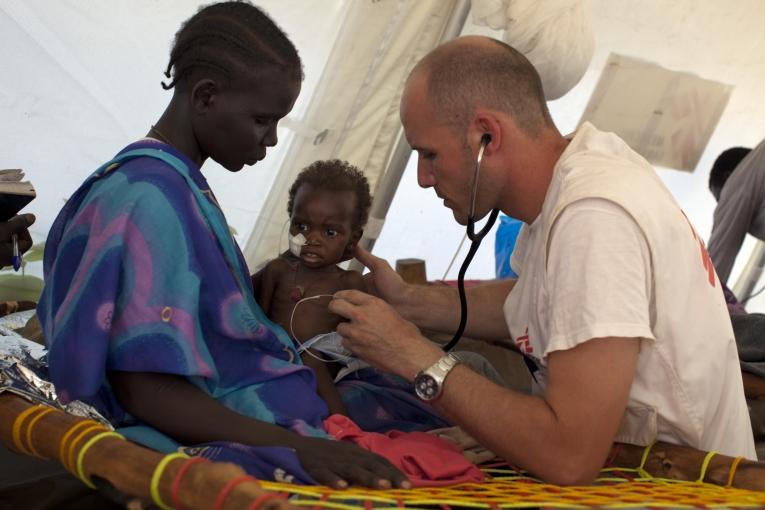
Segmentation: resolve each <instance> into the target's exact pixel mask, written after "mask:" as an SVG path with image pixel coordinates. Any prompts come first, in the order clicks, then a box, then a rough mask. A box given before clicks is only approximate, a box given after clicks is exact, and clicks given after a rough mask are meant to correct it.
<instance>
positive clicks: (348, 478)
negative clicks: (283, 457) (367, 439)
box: [295, 437, 411, 489]
mask: <svg viewBox="0 0 765 510" xmlns="http://www.w3.org/2000/svg"><path fill="white" fill-rule="evenodd" d="M295 451H296V452H297V456H298V458H299V459H300V464H301V465H302V466H303V469H305V470H306V472H308V474H310V475H311V476H312V477H313V478H314V479H315V480H316V481H317V482H319V483H320V484H322V485H327V486H329V487H334V488H335V489H344V488H346V487H348V486H349V485H363V486H365V487H370V488H373V489H390V488H393V487H396V488H402V489H408V488H410V487H411V483H410V482H409V480H407V479H406V477H405V476H404V475H403V474H402V473H401V471H399V470H398V469H396V468H395V467H394V466H393V464H391V463H390V462H388V460H386V459H384V458H383V457H380V456H379V455H377V454H375V453H372V452H368V451H366V450H362V449H361V448H359V447H358V446H356V445H354V444H352V443H347V442H343V441H332V440H329V439H321V438H311V437H304V438H302V439H301V440H300V441H299V442H298V443H297V445H296V447H295Z"/></svg>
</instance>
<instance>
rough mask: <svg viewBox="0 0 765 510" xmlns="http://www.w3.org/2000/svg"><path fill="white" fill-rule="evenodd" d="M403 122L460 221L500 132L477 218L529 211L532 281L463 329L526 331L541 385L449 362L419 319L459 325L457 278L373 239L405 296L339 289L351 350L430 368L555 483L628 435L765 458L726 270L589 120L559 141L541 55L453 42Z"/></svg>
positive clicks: (416, 82) (428, 182) (381, 279)
mask: <svg viewBox="0 0 765 510" xmlns="http://www.w3.org/2000/svg"><path fill="white" fill-rule="evenodd" d="M401 120H402V123H403V125H404V128H405V131H406V136H407V140H408V141H409V143H410V144H411V145H412V147H413V148H414V149H415V150H416V151H417V152H418V156H419V161H418V181H419V184H420V186H423V187H434V188H435V191H436V193H437V195H438V196H439V197H441V198H443V199H444V204H445V205H446V206H447V207H449V208H450V209H452V212H453V214H454V217H455V219H456V220H457V221H458V222H459V223H461V224H465V223H466V222H467V219H468V213H469V211H470V204H471V196H472V192H471V191H472V179H473V169H474V165H475V157H476V154H477V153H478V149H479V146H480V144H481V140H482V138H484V139H486V135H488V137H490V142H489V143H488V144H487V145H486V147H485V151H484V153H483V163H482V167H481V171H480V179H479V181H480V182H479V183H478V191H477V199H476V204H475V211H476V214H475V215H476V217H478V218H480V217H483V216H485V215H486V214H487V213H488V211H489V210H491V209H492V208H495V207H496V208H499V209H501V210H502V212H504V213H506V214H508V215H510V216H512V217H514V218H518V219H520V220H522V221H523V222H524V223H525V224H526V225H525V226H524V228H523V231H522V232H521V234H520V236H519V239H518V245H517V248H516V252H515V253H514V255H513V261H512V266H513V269H514V270H515V271H516V272H517V273H518V274H519V275H520V277H519V279H518V280H504V281H497V282H494V283H491V284H488V285H486V286H482V287H478V288H472V289H469V290H468V310H469V312H470V313H469V318H468V323H467V329H466V335H469V336H471V337H479V338H486V339H503V338H507V337H511V339H512V341H513V342H515V344H516V345H517V346H518V347H519V349H520V350H521V351H522V352H523V353H524V354H525V355H526V356H527V357H529V358H531V359H532V360H533V361H534V363H535V364H536V365H537V368H538V370H536V371H535V372H534V378H535V380H536V383H537V384H536V388H535V389H536V392H535V395H532V396H528V395H522V394H519V393H516V392H513V391H511V390H507V389H504V388H501V387H499V386H497V385H495V384H493V383H491V382H489V381H487V380H486V379H484V378H482V377H480V376H479V375H477V374H476V373H474V372H472V371H470V370H469V369H467V368H466V367H464V366H463V365H461V364H456V366H453V367H451V365H452V364H453V360H449V359H445V360H444V359H442V356H443V355H444V353H443V352H442V351H441V350H440V349H439V348H438V347H437V346H436V345H434V344H433V343H431V342H429V341H427V340H426V339H425V338H424V337H423V336H422V335H421V334H420V332H419V330H418V329H417V327H416V326H415V324H416V325H417V326H419V327H423V328H429V329H436V330H441V331H446V332H448V331H454V330H455V329H456V327H457V324H458V322H459V302H458V298H457V294H456V292H455V291H454V289H451V288H442V287H416V286H410V285H406V284H404V283H403V281H402V280H401V279H400V278H398V277H397V276H396V274H395V272H394V271H393V270H392V269H391V268H390V266H389V265H387V264H386V263H385V262H384V261H382V260H381V259H377V258H376V257H372V256H371V255H369V254H368V253H366V252H364V251H362V250H358V253H357V256H358V258H359V259H360V260H361V262H363V263H364V264H366V265H367V266H369V267H370V269H371V270H372V271H371V273H370V275H369V282H370V288H371V289H372V290H373V291H374V292H375V293H376V294H377V295H379V296H380V297H382V298H383V299H384V300H385V301H387V302H388V303H390V304H387V303H386V302H384V301H383V300H381V299H379V298H377V297H373V296H370V295H368V294H364V293H361V292H358V291H342V292H338V293H337V294H335V299H334V300H333V301H332V302H331V304H330V310H331V311H333V312H335V313H338V314H340V315H342V316H344V317H346V318H348V319H349V322H346V323H342V324H340V326H338V332H339V333H340V334H341V335H342V336H343V338H344V344H345V345H346V346H347V347H348V348H350V349H351V350H352V351H354V352H355V353H356V354H357V355H359V356H360V357H362V358H364V359H365V360H366V361H368V362H370V363H372V364H373V365H375V366H377V367H379V368H381V369H384V370H389V371H391V372H394V373H396V374H398V375H400V376H402V377H404V378H406V379H408V380H409V381H413V380H415V378H417V383H416V386H419V387H421V391H420V394H421V395H422V396H424V397H425V398H431V401H432V402H433V404H434V405H435V406H436V407H437V408H438V409H439V410H441V411H442V412H443V413H445V414H446V415H447V416H448V417H449V418H451V419H452V420H453V421H454V422H455V423H456V424H458V425H460V426H461V427H462V428H463V429H465V431H467V432H468V433H469V434H471V435H472V436H473V437H475V438H476V439H477V440H478V441H479V442H480V443H482V444H483V445H484V446H486V447H487V448H489V449H490V450H492V451H494V452H495V453H497V454H498V455H500V456H502V457H503V458H505V459H507V460H508V461H510V462H512V463H513V464H515V465H518V466H520V467H523V468H525V469H527V470H529V471H530V472H532V473H534V474H535V475H537V476H539V477H541V478H542V479H545V480H547V481H549V482H553V483H559V484H573V483H589V482H591V481H592V480H593V479H594V478H595V477H596V476H597V473H598V472H599V470H600V468H601V467H602V465H603V462H604V460H605V459H606V456H607V454H608V452H609V448H610V446H611V444H612V442H613V441H615V440H616V441H623V442H628V443H633V444H639V445H648V444H651V443H652V442H653V441H656V440H661V441H668V442H672V443H679V444H687V445H690V446H693V447H696V448H701V449H705V450H717V451H719V452H721V453H724V454H727V455H742V456H745V457H747V458H751V459H755V458H756V456H755V451H754V444H753V440H752V431H751V427H750V425H749V417H748V414H747V408H746V403H745V400H744V395H743V391H742V384H741V374H740V371H739V367H738V357H737V353H736V345H735V343H734V339H733V332H732V330H731V325H730V319H729V318H728V315H727V312H726V309H725V303H724V301H723V296H722V292H721V291H720V282H719V281H718V280H717V278H716V277H715V273H714V269H713V268H712V267H711V263H710V262H709V261H708V257H706V251H705V250H704V247H703V244H702V243H701V240H700V239H699V238H698V236H696V234H695V232H694V231H693V229H692V227H691V225H690V224H689V223H688V221H687V219H686V218H685V216H684V215H683V213H682V212H681V211H680V209H679V208H678V207H677V205H676V204H675V202H674V201H673V199H672V197H671V195H670V194H669V192H668V191H667V190H666V189H665V188H664V187H663V185H662V184H661V182H660V181H659V179H658V177H657V176H656V175H655V172H654V171H653V169H652V168H651V167H650V165H649V164H648V163H647V162H646V161H645V160H644V159H643V158H641V157H640V156H639V155H637V154H636V153H634V152H633V151H631V150H630V149H629V147H627V146H626V145H625V144H624V142H622V141H621V140H620V139H619V138H617V137H616V136H614V135H612V134H607V133H602V132H599V131H597V130H596V129H595V128H594V127H592V126H591V125H589V124H584V125H583V126H582V127H581V128H580V129H579V130H578V132H577V133H576V134H575V136H574V137H573V138H572V139H571V140H568V139H566V138H564V137H562V136H561V135H560V133H559V132H558V131H557V129H556V128H555V126H554V124H553V122H552V120H551V118H550V115H549V113H548V110H547V107H546V104H545V101H544V95H543V93H542V86H541V83H540V81H539V76H538V75H537V73H536V71H535V70H534V69H533V67H532V66H531V64H530V63H529V62H528V60H526V59H525V58H524V57H523V56H522V55H521V54H519V53H518V52H516V51H515V50H513V49H512V48H510V47H509V46H506V45H504V44H502V43H500V42H498V41H494V40H491V39H487V38H483V37H464V38H460V39H457V40H455V41H452V42H450V43H448V44H446V45H444V46H441V47H439V48H437V49H436V50H434V51H433V52H432V53H430V54H429V55H428V56H426V57H425V58H424V59H423V60H422V61H421V62H420V63H419V64H418V65H417V66H416V67H415V69H414V70H413V71H412V74H411V75H410V77H409V79H408V82H407V84H406V87H405V90H404V94H403V97H402V101H401ZM700 254H703V255H704V257H700V256H699V255H700ZM391 305H392V306H391ZM438 363H440V364H438ZM420 383H422V384H420ZM433 396H435V398H432V397H433Z"/></svg>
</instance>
